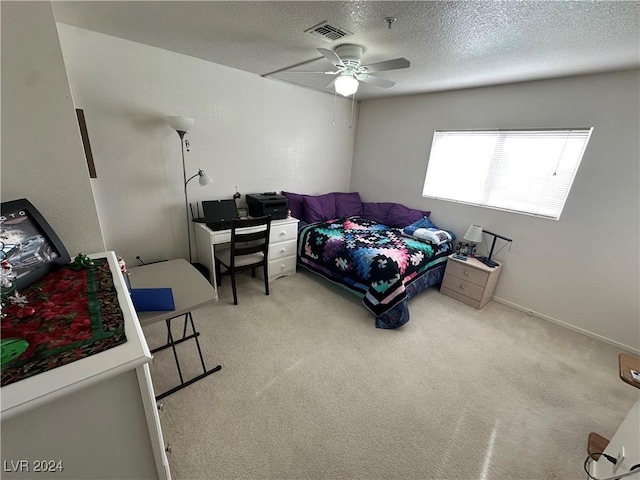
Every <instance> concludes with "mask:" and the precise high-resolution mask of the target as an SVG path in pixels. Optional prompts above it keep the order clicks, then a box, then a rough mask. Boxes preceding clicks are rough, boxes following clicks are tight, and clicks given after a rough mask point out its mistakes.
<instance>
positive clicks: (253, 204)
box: [246, 192, 289, 220]
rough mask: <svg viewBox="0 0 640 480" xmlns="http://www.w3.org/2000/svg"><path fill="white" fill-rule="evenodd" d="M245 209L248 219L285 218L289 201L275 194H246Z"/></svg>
mask: <svg viewBox="0 0 640 480" xmlns="http://www.w3.org/2000/svg"><path fill="white" fill-rule="evenodd" d="M246 198H247V209H248V213H249V216H250V217H262V216H263V215H271V220H280V219H283V218H287V213H288V211H289V200H288V199H287V197H285V196H284V195H278V194H277V193H275V192H267V193H247V195H246Z"/></svg>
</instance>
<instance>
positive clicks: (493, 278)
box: [440, 255, 502, 310]
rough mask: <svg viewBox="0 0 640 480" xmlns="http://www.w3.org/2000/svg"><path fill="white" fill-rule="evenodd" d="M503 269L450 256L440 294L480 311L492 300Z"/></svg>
mask: <svg viewBox="0 0 640 480" xmlns="http://www.w3.org/2000/svg"><path fill="white" fill-rule="evenodd" d="M501 269H502V264H498V266H497V267H494V268H491V267H487V266H486V265H485V264H484V263H482V262H480V261H479V260H477V259H475V258H473V257H467V260H466V261H464V260H458V259H456V258H453V256H452V255H450V256H449V260H448V261H447V269H446V270H445V272H444V279H443V280H442V286H441V287H440V293H444V294H445V295H448V296H449V297H452V298H455V299H456V300H459V301H461V302H463V303H466V304H467V305H471V306H472V307H474V308H477V309H478V310H480V309H481V308H482V307H484V306H485V305H486V303H487V302H488V301H489V300H491V297H492V296H493V291H494V290H495V288H496V284H497V283H498V278H499V277H500V270H501Z"/></svg>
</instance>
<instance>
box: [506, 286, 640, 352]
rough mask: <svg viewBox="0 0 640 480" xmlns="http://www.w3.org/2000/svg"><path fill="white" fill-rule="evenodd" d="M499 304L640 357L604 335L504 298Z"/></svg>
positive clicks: (635, 349)
mask: <svg viewBox="0 0 640 480" xmlns="http://www.w3.org/2000/svg"><path fill="white" fill-rule="evenodd" d="M493 300H495V301H496V302H498V303H502V304H503V305H507V306H509V307H513V308H515V309H516V310H520V311H521V312H524V313H526V314H528V315H533V316H534V317H538V318H541V319H542V320H546V321H548V322H551V323H555V324H556V325H560V326H563V327H565V328H568V329H569V330H573V331H574V332H578V333H582V334H583V335H586V336H587V337H591V338H595V339H596V340H600V341H601V342H605V343H608V344H609V345H613V346H615V347H618V348H621V349H623V350H626V351H628V352H631V353H634V354H636V355H640V350H639V349H637V348H634V347H630V346H629V345H625V344H624V343H620V342H616V341H615V340H611V339H610V338H607V337H603V336H602V335H598V334H597V333H593V332H590V331H589V330H585V329H584V328H580V327H576V326H575V325H571V324H570V323H567V322H563V321H562V320H558V319H557V318H553V317H550V316H549V315H545V314H544V313H540V312H535V311H533V310H531V309H530V308H526V307H523V306H522V305H518V304H517V303H513V302H510V301H509V300H505V299H504V298H499V297H493Z"/></svg>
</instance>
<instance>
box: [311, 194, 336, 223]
mask: <svg viewBox="0 0 640 480" xmlns="http://www.w3.org/2000/svg"><path fill="white" fill-rule="evenodd" d="M334 218H338V216H337V214H336V200H335V197H334V195H333V193H326V194H324V195H316V196H311V195H307V196H306V197H305V198H304V218H303V219H304V221H305V222H308V223H316V222H324V221H326V220H332V219H334Z"/></svg>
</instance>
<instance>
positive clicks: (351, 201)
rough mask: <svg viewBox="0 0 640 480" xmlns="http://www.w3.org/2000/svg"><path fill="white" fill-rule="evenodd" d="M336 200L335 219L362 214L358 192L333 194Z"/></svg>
mask: <svg viewBox="0 0 640 480" xmlns="http://www.w3.org/2000/svg"><path fill="white" fill-rule="evenodd" d="M333 196H334V197H335V199H336V217H337V218H341V217H351V216H352V215H361V214H362V200H360V194H359V193H358V192H351V193H342V192H333Z"/></svg>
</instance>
